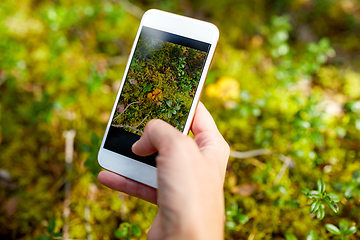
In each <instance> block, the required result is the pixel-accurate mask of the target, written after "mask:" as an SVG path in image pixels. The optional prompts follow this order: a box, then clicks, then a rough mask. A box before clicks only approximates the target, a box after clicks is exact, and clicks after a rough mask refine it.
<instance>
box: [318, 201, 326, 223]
mask: <svg viewBox="0 0 360 240" xmlns="http://www.w3.org/2000/svg"><path fill="white" fill-rule="evenodd" d="M316 217H317V218H318V219H319V220H322V219H323V218H324V217H325V210H324V208H323V206H322V204H321V205H320V207H319V209H318V211H317V214H316Z"/></svg>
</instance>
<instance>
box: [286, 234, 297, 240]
mask: <svg viewBox="0 0 360 240" xmlns="http://www.w3.org/2000/svg"><path fill="white" fill-rule="evenodd" d="M285 239H286V240H297V237H295V235H294V234H289V233H287V234H285Z"/></svg>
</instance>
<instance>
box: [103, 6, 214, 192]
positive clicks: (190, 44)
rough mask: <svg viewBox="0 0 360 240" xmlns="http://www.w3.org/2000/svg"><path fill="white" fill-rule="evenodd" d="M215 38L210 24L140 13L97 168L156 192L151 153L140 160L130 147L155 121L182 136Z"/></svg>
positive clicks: (155, 173) (165, 13)
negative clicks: (140, 17)
mask: <svg viewBox="0 0 360 240" xmlns="http://www.w3.org/2000/svg"><path fill="white" fill-rule="evenodd" d="M218 39H219V30H218V29H217V27H216V26H215V25H213V24H211V23H208V22H204V21H200V20H196V19H192V18H188V17H184V16H180V15H176V14H172V13H167V12H164V11H160V10H148V11H147V12H145V14H144V15H143V17H142V19H141V23H140V26H139V30H138V32H137V35H136V38H135V41H134V44H133V46H132V49H131V53H130V57H129V59H128V62H127V66H126V69H125V73H124V76H123V79H122V82H121V85H120V88H119V92H118V94H117V97H116V100H115V104H114V107H113V109H112V112H111V116H110V119H109V122H108V125H107V128H106V132H105V134H104V138H103V141H102V143H101V147H100V150H99V154H98V161H99V164H100V166H101V167H103V168H105V169H107V170H109V171H112V172H115V173H117V174H120V175H122V176H125V177H127V178H130V179H133V180H135V181H138V182H141V183H143V184H146V185H149V186H151V187H154V188H157V169H156V161H155V158H156V153H155V154H153V155H151V156H147V157H140V156H138V155H135V154H134V153H133V152H132V151H131V146H132V145H133V143H135V142H136V141H137V140H138V139H139V138H140V136H141V135H142V133H143V131H144V128H145V125H146V123H147V122H149V121H150V120H151V119H155V118H158V119H162V120H164V121H166V122H168V123H170V124H171V125H173V126H174V127H175V128H177V129H178V130H179V131H181V132H183V134H188V132H189V129H190V125H191V123H192V119H193V116H194V113H195V110H196V106H197V104H198V101H199V98H200V93H201V90H202V87H203V85H204V82H205V77H206V75H207V72H208V69H209V65H210V62H211V59H212V57H213V55H214V51H215V47H216V44H217V41H218Z"/></svg>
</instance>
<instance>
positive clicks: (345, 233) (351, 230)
mask: <svg viewBox="0 0 360 240" xmlns="http://www.w3.org/2000/svg"><path fill="white" fill-rule="evenodd" d="M356 231H357V228H356V227H355V226H352V227H350V228H349V229H348V230H346V231H345V232H344V235H345V236H347V235H352V234H354V233H356Z"/></svg>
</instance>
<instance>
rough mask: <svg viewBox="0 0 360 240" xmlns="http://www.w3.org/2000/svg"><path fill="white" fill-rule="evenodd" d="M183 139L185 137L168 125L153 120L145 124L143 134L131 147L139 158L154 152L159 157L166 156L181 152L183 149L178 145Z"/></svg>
mask: <svg viewBox="0 0 360 240" xmlns="http://www.w3.org/2000/svg"><path fill="white" fill-rule="evenodd" d="M184 138H186V137H185V136H184V135H183V134H181V132H179V131H178V130H176V129H175V128H174V127H173V126H171V125H170V124H168V123H166V122H164V121H162V120H159V119H154V120H151V121H150V122H148V123H147V124H146V126H145V130H144V134H143V135H142V136H141V138H140V139H139V140H138V141H137V142H136V143H135V144H134V145H133V147H132V151H133V152H134V153H135V154H137V155H139V156H147V155H150V154H152V153H154V152H156V151H158V152H159V155H161V156H167V155H169V154H175V152H177V151H182V149H183V148H179V146H178V144H181V140H182V139H184ZM172 150H174V151H175V152H173V151H172Z"/></svg>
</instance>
